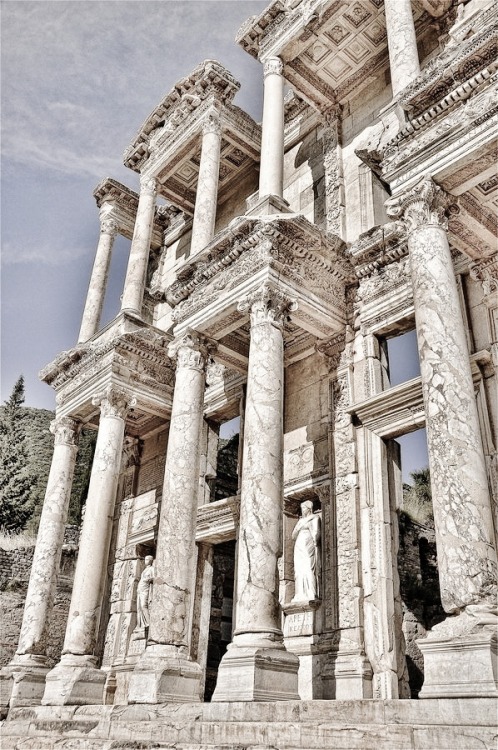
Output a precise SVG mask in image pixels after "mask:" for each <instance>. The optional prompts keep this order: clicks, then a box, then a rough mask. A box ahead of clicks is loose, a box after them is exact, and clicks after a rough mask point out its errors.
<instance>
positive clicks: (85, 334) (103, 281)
mask: <svg viewBox="0 0 498 750" xmlns="http://www.w3.org/2000/svg"><path fill="white" fill-rule="evenodd" d="M117 231H118V225H117V223H116V221H115V220H114V219H113V218H112V214H111V213H110V212H109V211H104V210H102V211H101V216H100V237H99V243H98V245H97V252H96V254H95V261H94V264H93V269H92V275H91V277H90V284H89V287H88V292H87V295H86V302H85V309H84V311H83V318H82V321H81V328H80V333H79V336H78V343H81V342H83V341H88V339H89V338H91V337H92V336H93V335H94V333H96V332H97V331H98V329H99V325H100V316H101V314H102V306H103V304H104V296H105V291H106V287H107V278H108V276H109V266H110V263H111V254H112V246H113V244H114V239H115V237H116V234H117Z"/></svg>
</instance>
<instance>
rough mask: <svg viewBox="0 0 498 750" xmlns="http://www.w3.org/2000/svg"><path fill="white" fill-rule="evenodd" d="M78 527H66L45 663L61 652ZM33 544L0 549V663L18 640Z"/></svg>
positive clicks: (55, 659) (52, 661)
mask: <svg viewBox="0 0 498 750" xmlns="http://www.w3.org/2000/svg"><path fill="white" fill-rule="evenodd" d="M77 537H78V527H76V526H72V527H68V528H67V529H66V534H65V537H64V547H63V549H62V557H61V566H60V575H59V581H58V585H57V591H56V595H55V601H54V606H53V608H52V612H51V615H50V621H49V644H48V650H47V654H48V658H49V665H50V666H53V665H55V664H56V663H57V662H58V661H59V659H60V655H61V651H62V644H63V640H64V633H65V629H66V620H67V615H68V612H69V603H70V600H71V590H72V586H73V578H74V568H75V564H76V554H77V546H76V542H77ZM34 549H35V548H34V547H23V548H20V549H13V550H5V549H0V623H1V625H0V667H3V666H5V665H6V664H8V663H9V662H10V660H11V659H12V657H13V655H14V652H15V650H16V647H17V642H18V640H19V633H20V630H21V623H22V616H23V610H24V602H25V599H26V592H27V590H28V582H29V576H30V572H31V564H32V562H33V554H34Z"/></svg>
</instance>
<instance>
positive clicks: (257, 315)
mask: <svg viewBox="0 0 498 750" xmlns="http://www.w3.org/2000/svg"><path fill="white" fill-rule="evenodd" d="M297 307H298V304H297V300H295V299H291V298H290V297H287V295H285V294H284V293H283V292H282V291H280V289H276V288H275V287H273V286H272V285H271V284H267V283H265V284H262V286H260V287H259V289H256V290H255V291H254V292H251V293H250V294H248V295H247V296H246V297H244V299H242V300H240V302H239V303H238V305H237V309H238V311H239V312H249V313H250V316H251V326H254V325H259V324H261V323H271V324H272V325H274V326H275V327H276V328H283V325H284V322H285V318H286V317H287V315H288V314H289V313H290V312H293V311H294V310H297Z"/></svg>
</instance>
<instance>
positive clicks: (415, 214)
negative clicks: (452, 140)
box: [385, 175, 454, 233]
mask: <svg viewBox="0 0 498 750" xmlns="http://www.w3.org/2000/svg"><path fill="white" fill-rule="evenodd" d="M453 200H454V199H452V198H451V197H450V196H449V195H448V194H447V193H445V192H444V190H443V189H442V188H440V187H439V185H436V183H435V182H434V180H433V179H432V177H431V176H430V175H429V176H427V177H425V178H424V179H423V180H422V181H421V182H419V183H418V184H417V185H415V186H414V187H413V188H412V189H411V190H407V191H406V192H405V193H402V194H401V195H399V196H397V197H396V198H390V199H389V200H388V201H386V204H385V205H386V210H387V215H388V216H389V217H390V218H392V219H397V220H398V221H399V222H400V223H401V224H402V226H403V228H404V229H405V230H406V232H408V233H410V232H413V231H414V230H415V229H418V228H419V227H422V226H425V225H428V224H431V225H437V226H440V227H442V228H443V229H447V227H448V219H447V215H446V214H447V211H448V208H449V207H450V205H451V204H452V202H453Z"/></svg>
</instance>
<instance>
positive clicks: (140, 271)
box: [121, 175, 156, 316]
mask: <svg viewBox="0 0 498 750" xmlns="http://www.w3.org/2000/svg"><path fill="white" fill-rule="evenodd" d="M155 200H156V181H155V179H154V178H153V177H146V176H145V175H144V176H142V177H141V178H140V198H139V201H138V209H137V218H136V220H135V229H134V231H133V239H132V241H131V248H130V258H129V261H128V268H127V269H126V278H125V283H124V290H123V299H122V303H121V310H126V311H127V312H132V313H134V314H135V315H138V316H140V315H141V314H142V302H143V295H144V288H145V277H146V274H147V264H148V261H149V251H150V240H151V235H152V225H153V221H154V207H155Z"/></svg>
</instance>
